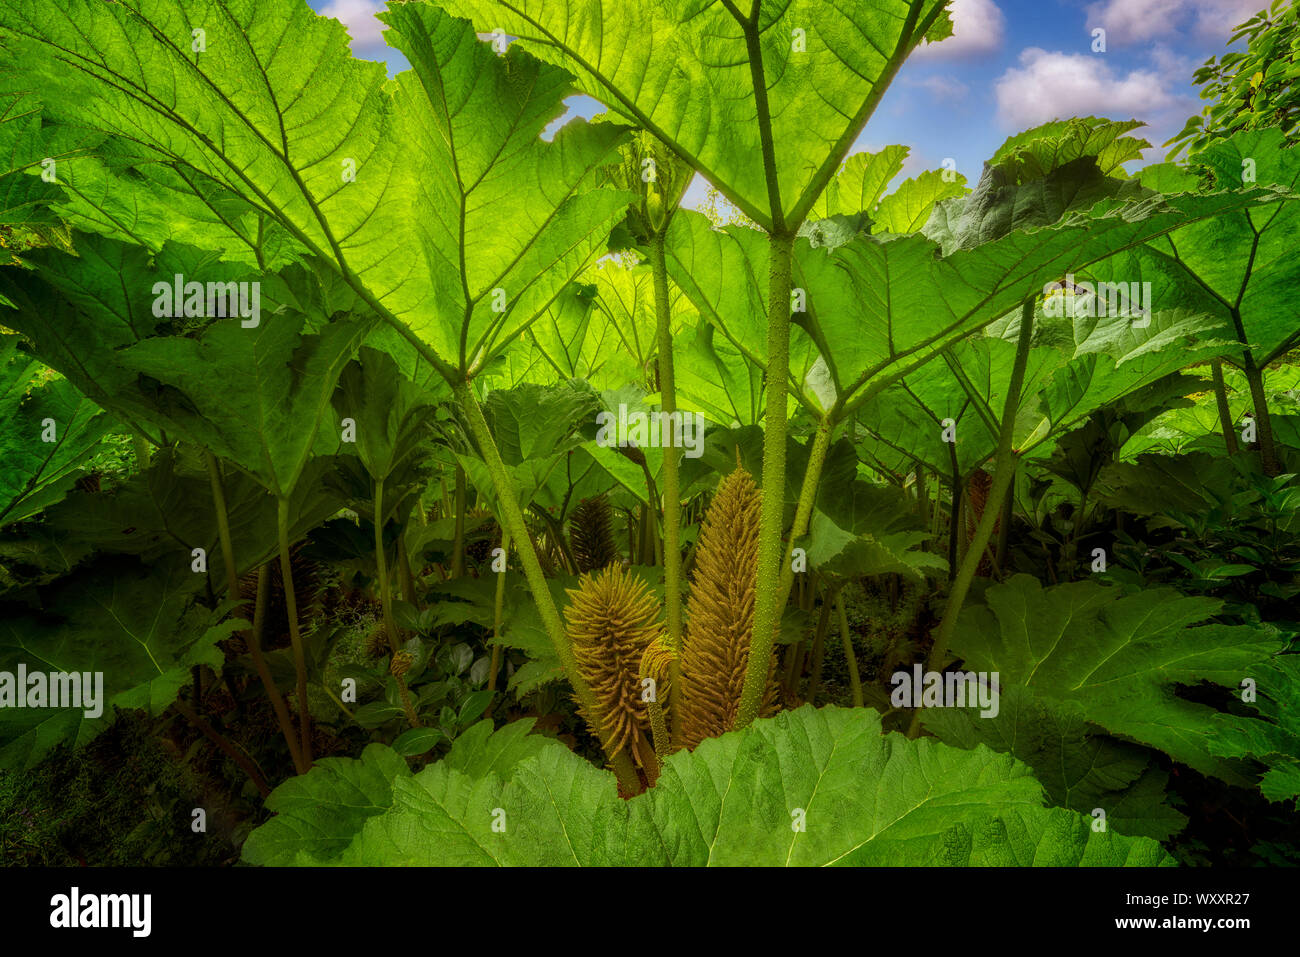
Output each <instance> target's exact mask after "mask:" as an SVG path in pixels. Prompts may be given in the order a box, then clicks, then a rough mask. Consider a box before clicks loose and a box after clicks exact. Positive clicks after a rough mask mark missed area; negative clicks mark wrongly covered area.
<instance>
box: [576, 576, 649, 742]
mask: <svg viewBox="0 0 1300 957" xmlns="http://www.w3.org/2000/svg"><path fill="white" fill-rule="evenodd" d="M568 593H569V605H568V607H567V608H566V609H565V610H564V617H565V622H566V625H567V628H568V632H569V640H570V641H572V642H573V655H574V657H575V658H576V659H577V665H578V671H579V672H581V674H582V676H583V678H585V679H586V681H587V684H588V685H590V686H591V690H592V692H593V693H594V694H595V697H596V701H597V703H598V707H599V709H600V714H598V715H588V714H585V713H584V714H583V717H584V718H586V720H587V721H588V722H589V723H591V724H593V725H595V726H597V727H600V728H601V729H603V731H604V732H605V737H606V750H607V752H608V753H609V754H610V755H613V754H617V753H619V752H621V751H624V750H626V751H627V752H628V753H630V754H631V755H632V758H633V760H635V761H636V762H637V763H638V764H640V765H641V766H642V767H645V766H647V764H648V763H653V761H654V757H653V754H652V752H651V750H650V747H649V741H648V738H647V735H649V734H650V716H649V713H648V711H647V709H646V705H645V702H643V701H642V700H641V682H640V673H641V658H642V656H643V655H644V654H645V651H646V649H647V648H648V647H649V646H650V644H651V643H652V642H653V641H655V639H657V638H658V637H659V636H660V635H661V634H662V633H663V625H662V624H661V623H660V620H659V603H658V602H657V601H656V600H655V598H654V596H653V595H652V594H651V593H650V589H649V588H647V587H646V584H645V582H644V581H642V580H641V579H640V578H638V577H637V576H636V575H633V574H632V573H630V572H628V571H626V570H624V569H623V568H622V567H621V566H619V565H611V566H609V567H607V568H604V569H601V570H600V571H597V572H594V573H592V574H588V575H583V576H582V577H581V578H580V579H579V580H578V587H577V588H570V589H569V590H568Z"/></svg>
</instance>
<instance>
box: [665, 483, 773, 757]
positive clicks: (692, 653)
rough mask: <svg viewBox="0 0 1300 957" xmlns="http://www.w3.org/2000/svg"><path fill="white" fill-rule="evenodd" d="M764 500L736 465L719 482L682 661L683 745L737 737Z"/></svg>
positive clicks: (698, 562)
mask: <svg viewBox="0 0 1300 957" xmlns="http://www.w3.org/2000/svg"><path fill="white" fill-rule="evenodd" d="M761 502H762V496H761V495H760V493H759V490H758V487H757V486H756V485H755V484H754V479H753V477H752V476H751V475H750V474H749V472H747V471H745V469H743V468H740V467H737V468H736V470H735V471H734V472H732V473H731V474H730V475H728V476H727V477H726V478H724V479H723V480H722V481H721V482H720V483H719V484H718V490H717V493H716V494H715V495H714V497H713V502H712V503H711V504H710V505H709V510H708V512H707V513H706V514H705V516H704V525H703V527H702V528H701V530H700V540H699V544H698V546H697V551H696V558H695V568H694V570H693V572H692V576H691V594H690V599H689V600H688V602H687V605H686V619H687V625H686V638H685V641H684V642H683V649H682V658H681V662H682V663H681V680H682V693H681V696H680V702H681V703H680V707H681V708H682V713H681V737H682V740H681V742H680V743H681V744H682V745H683V746H684V747H687V748H693V747H695V746H696V745H697V744H699V743H700V742H701V741H703V740H704V739H705V738H711V737H716V736H717V735H720V734H722V733H724V732H726V731H730V730H731V729H732V727H733V726H734V725H735V722H736V713H737V711H739V709H740V692H741V689H742V688H743V687H744V683H745V667H746V666H747V665H748V663H749V640H750V632H751V631H752V630H753V627H754V583H755V580H756V578H757V574H758V521H759V509H760V506H761ZM775 666H776V656H775V655H774V656H773V657H772V666H771V668H770V669H769V671H768V681H767V691H766V693H765V694H764V696H763V707H762V711H761V712H760V713H761V714H763V715H771V714H773V713H775V711H776V708H777V697H776V691H777V686H776V680H775Z"/></svg>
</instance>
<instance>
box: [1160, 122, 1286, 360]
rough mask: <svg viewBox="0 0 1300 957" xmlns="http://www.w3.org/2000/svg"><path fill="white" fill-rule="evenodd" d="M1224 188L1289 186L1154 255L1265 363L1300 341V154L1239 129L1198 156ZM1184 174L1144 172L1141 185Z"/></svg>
mask: <svg viewBox="0 0 1300 957" xmlns="http://www.w3.org/2000/svg"><path fill="white" fill-rule="evenodd" d="M1194 162H1195V163H1196V164H1197V165H1200V166H1203V167H1205V168H1208V169H1209V170H1210V171H1211V172H1212V173H1213V176H1214V179H1215V185H1216V186H1217V187H1218V188H1220V189H1242V188H1244V187H1249V186H1250V185H1251V184H1253V183H1259V184H1275V185H1276V186H1278V187H1281V188H1284V189H1286V190H1288V192H1287V193H1286V194H1284V195H1282V196H1280V197H1279V199H1278V200H1277V201H1276V202H1273V203H1270V204H1265V205H1262V206H1257V207H1250V208H1245V209H1240V210H1225V211H1224V212H1223V213H1222V214H1221V215H1219V216H1216V217H1215V218H1213V219H1209V220H1206V221H1204V222H1197V223H1190V224H1188V225H1187V226H1184V227H1183V228H1182V229H1179V230H1177V231H1175V232H1172V233H1170V234H1169V235H1168V236H1165V237H1161V238H1159V239H1156V240H1153V241H1152V242H1151V244H1150V246H1149V254H1150V255H1151V256H1153V257H1154V258H1155V259H1156V260H1157V261H1158V263H1159V264H1160V266H1161V267H1162V268H1164V269H1167V270H1169V271H1170V272H1172V273H1175V274H1181V275H1182V276H1184V277H1185V278H1187V279H1189V280H1191V282H1192V283H1194V285H1195V287H1196V288H1197V290H1198V291H1199V293H1200V300H1201V302H1200V306H1201V308H1203V309H1205V310H1207V311H1209V312H1211V313H1213V314H1214V315H1216V316H1218V317H1219V318H1220V319H1222V320H1223V321H1224V322H1225V323H1228V324H1231V325H1232V326H1233V327H1234V329H1235V330H1236V333H1237V337H1238V338H1239V339H1240V341H1241V343H1242V345H1244V346H1247V347H1249V348H1250V350H1251V352H1252V355H1253V358H1254V360H1255V361H1256V362H1257V363H1258V364H1259V365H1260V366H1264V365H1267V364H1268V363H1270V362H1272V361H1273V360H1275V359H1276V358H1277V357H1278V356H1280V355H1282V354H1283V353H1284V352H1286V351H1287V350H1288V349H1291V348H1293V347H1294V346H1295V344H1296V343H1297V342H1298V341H1300V324H1298V323H1297V322H1296V316H1295V289H1296V286H1297V284H1300V261H1297V258H1296V256H1295V248H1296V244H1297V242H1300V197H1298V196H1296V192H1297V191H1300V153H1298V152H1297V151H1296V150H1294V149H1287V148H1286V146H1285V139H1284V137H1283V135H1282V133H1281V132H1280V131H1279V130H1277V129H1265V130H1257V131H1252V132H1245V133H1237V134H1235V135H1233V136H1231V137H1229V138H1227V139H1223V140H1219V141H1217V142H1215V143H1212V144H1211V145H1210V146H1208V147H1206V149H1205V150H1204V151H1203V152H1201V153H1198V154H1197V155H1196V157H1195V159H1194ZM1179 172H1181V171H1172V172H1171V171H1170V170H1169V168H1168V167H1159V168H1153V169H1151V170H1144V171H1143V173H1142V179H1143V182H1144V183H1148V182H1149V183H1151V184H1152V185H1154V186H1156V187H1157V188H1166V185H1167V184H1166V181H1167V180H1169V179H1170V178H1171V177H1173V176H1176V175H1177V173H1179Z"/></svg>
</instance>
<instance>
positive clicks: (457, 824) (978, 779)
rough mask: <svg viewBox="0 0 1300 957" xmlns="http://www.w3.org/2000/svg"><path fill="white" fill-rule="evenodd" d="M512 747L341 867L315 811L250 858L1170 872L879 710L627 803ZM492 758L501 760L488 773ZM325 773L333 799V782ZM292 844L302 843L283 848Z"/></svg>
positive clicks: (821, 714) (433, 774)
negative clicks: (1142, 867)
mask: <svg viewBox="0 0 1300 957" xmlns="http://www.w3.org/2000/svg"><path fill="white" fill-rule="evenodd" d="M501 735H507V736H509V735H515V736H514V737H511V739H510V740H509V741H508V742H506V743H504V744H502V745H501V746H498V747H496V748H488V747H487V742H475V743H474V745H473V749H472V751H473V757H471V758H468V759H461V758H460V757H459V756H458V749H459V748H460V746H461V745H460V742H459V741H458V742H457V744H456V746H454V747H453V749H452V753H451V755H450V756H449V757H448V759H447V760H445V761H442V762H439V763H437V764H434V765H432V766H430V767H428V768H426V769H425V770H423V771H421V772H420V773H419V774H417V775H415V776H414V777H406V776H405V775H398V776H396V777H395V778H394V780H393V784H392V803H391V807H389V808H387V809H385V810H384V811H383V812H382V813H377V814H367V815H366V816H365V820H364V822H363V823H362V824H361V826H360V827H359V828H358V829H357V830H356V831H355V837H354V839H353V840H352V842H351V843H350V844H349V845H348V847H347V848H346V850H344V851H343V852H342V853H341V854H338V855H337V856H335V849H336V848H337V846H338V844H339V843H340V841H339V835H338V833H337V830H336V829H326V828H325V827H324V826H322V825H318V824H317V822H316V819H315V815H316V812H315V811H314V810H313V809H312V808H311V807H309V806H302V805H298V804H297V802H295V805H297V806H287V805H288V802H287V801H286V802H279V803H281V804H282V805H285V807H284V810H283V811H282V816H285V817H288V818H289V819H288V820H286V821H284V822H282V823H280V824H278V825H276V826H275V827H274V831H273V833H274V834H275V835H276V836H277V840H276V841H275V842H274V843H275V845H277V847H275V848H274V849H272V852H271V853H267V850H268V845H269V844H270V843H271V842H270V841H269V840H266V841H264V840H262V839H252V838H250V844H251V846H252V848H253V855H251V856H249V855H247V854H246V859H248V860H250V861H251V862H254V863H290V862H306V861H326V860H328V862H330V863H335V862H337V863H343V864H385V865H396V864H440V865H445V864H477V865H493V864H495V865H627V864H632V865H674V866H705V865H714V866H726V865H779V866H790V865H795V866H808V865H829V864H838V865H850V864H859V865H860V864H913V865H919V864H929V865H936V864H938V865H942V864H947V865H989V864H996V865H1008V864H1017V865H1031V864H1037V865H1058V866H1059V865H1121V864H1146V865H1150V864H1159V863H1164V862H1166V861H1167V858H1166V856H1165V855H1164V852H1163V851H1161V850H1160V848H1159V845H1157V844H1156V843H1155V842H1154V841H1150V840H1146V839H1134V838H1128V837H1121V836H1119V835H1117V834H1114V833H1095V832H1093V831H1092V829H1091V827H1090V825H1089V823H1088V820H1087V819H1086V818H1084V817H1083V816H1081V815H1076V814H1074V813H1072V812H1070V811H1066V810H1063V809H1048V808H1045V807H1044V806H1043V795H1042V789H1041V787H1040V785H1039V784H1038V783H1037V782H1036V781H1035V780H1034V779H1033V778H1032V777H1031V776H1030V775H1029V774H1028V773H1027V771H1026V769H1025V767H1024V766H1023V765H1021V764H1019V763H1018V762H1016V761H1014V760H1012V759H1011V758H1010V757H1008V756H1004V755H997V754H994V753H993V752H991V751H989V750H987V749H986V748H978V749H976V750H973V751H962V750H958V749H955V748H949V747H946V746H944V745H941V744H937V743H936V742H933V741H929V740H922V741H915V742H914V741H908V740H907V739H905V738H904V737H902V736H901V735H899V734H888V735H886V734H882V733H881V726H880V718H879V716H878V715H877V714H875V712H872V711H868V710H865V709H858V710H851V711H850V710H842V709H837V708H826V709H822V710H815V709H813V708H801V709H799V710H798V711H794V712H787V713H785V714H782V715H779V716H778V717H776V718H772V719H764V720H760V721H757V722H755V723H754V724H753V725H752V726H750V727H749V728H747V729H745V730H744V731H739V732H732V733H729V734H726V735H723V736H722V737H720V738H717V739H712V740H709V741H705V742H704V743H703V744H701V745H700V746H699V747H698V748H697V749H696V750H695V751H693V752H690V753H687V752H679V753H678V754H675V755H673V756H672V757H670V758H669V759H668V760H667V761H666V762H665V764H664V769H663V773H662V775H661V777H660V778H659V782H658V784H657V785H656V786H655V787H654V788H652V789H651V790H649V791H648V792H646V793H645V794H642V795H640V796H638V797H635V798H633V799H631V800H629V801H625V800H622V799H620V798H619V797H618V796H617V794H616V792H615V787H614V781H613V778H612V777H610V776H609V775H607V774H606V773H604V772H602V771H599V770H597V769H596V768H595V767H594V766H592V765H591V764H589V763H587V762H586V761H585V760H583V759H582V758H580V757H578V756H577V755H575V754H573V753H572V752H571V751H569V750H568V749H566V748H564V747H563V746H562V745H560V744H558V743H557V742H553V741H547V742H546V743H545V744H544V745H541V746H539V747H536V748H535V750H532V751H531V753H530V752H529V750H528V749H526V748H525V747H524V745H525V743H526V742H525V741H521V740H518V738H517V733H515V732H512V731H511V730H510V728H506V729H503V730H502V731H499V732H497V733H496V735H494V736H493V737H494V738H495V737H497V736H501ZM490 740H491V739H489V741H490ZM485 751H486V752H489V753H491V754H493V755H494V756H493V757H492V758H491V759H490V760H487V759H485V758H483V757H480V755H483V754H484V752H485ZM497 755H499V756H497ZM371 763H372V764H373V763H374V759H373V758H371ZM312 775H317V777H318V778H320V779H322V781H321V787H322V788H323V787H325V786H327V781H326V780H325V778H326V775H324V774H319V773H318V772H317V771H312V772H311V773H310V774H309V775H308V777H309V778H310V777H311V776H312ZM336 776H337V775H336ZM297 790H299V787H298V786H297V785H295V787H294V791H295V793H296V791H297ZM377 790H378V788H375V789H372V791H377ZM273 800H276V799H275V798H273ZM359 803H360V802H359ZM325 813H326V814H331V813H333V812H332V811H330V809H329V808H327V809H326V812H325ZM494 824H495V825H496V826H494ZM264 827H265V828H272V825H271V824H268V825H265V826H264ZM321 830H327V834H326V836H325V838H324V839H323V840H322V841H321V845H322V846H317V845H316V844H315V843H314V842H313V840H312V835H313V834H314V833H315V832H317V831H321ZM286 834H288V835H294V836H295V839H294V840H293V841H292V842H290V841H285V840H283V839H282V838H281V836H282V835H286ZM299 836H301V837H299ZM286 851H287V852H291V853H286Z"/></svg>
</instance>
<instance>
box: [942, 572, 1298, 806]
mask: <svg viewBox="0 0 1300 957" xmlns="http://www.w3.org/2000/svg"><path fill="white" fill-rule="evenodd" d="M985 600H986V602H987V604H986V605H980V606H975V607H972V608H968V609H965V610H964V611H963V613H962V620H961V624H960V625H959V627H958V629H957V632H956V637H955V638H954V639H953V645H952V650H953V654H954V655H955V656H957V657H958V658H961V659H962V660H963V661H964V667H965V668H967V669H970V670H974V671H984V672H996V673H997V674H998V675H999V684H1000V686H1001V687H1012V686H1016V685H1021V686H1024V687H1025V688H1027V689H1028V690H1029V691H1030V692H1031V693H1032V694H1033V695H1034V696H1036V697H1040V698H1043V699H1045V700H1046V701H1048V702H1051V703H1059V704H1063V705H1077V706H1078V708H1079V709H1080V710H1081V711H1082V714H1083V715H1084V716H1085V717H1086V718H1087V719H1088V720H1089V721H1091V722H1092V723H1093V724H1096V725H1098V726H1099V727H1101V728H1104V729H1105V730H1106V731H1109V732H1110V733H1111V734H1113V735H1116V736H1117V737H1121V738H1129V739H1131V740H1133V741H1137V742H1140V743H1142V744H1146V745H1149V746H1151V747H1154V748H1158V749H1159V750H1161V751H1164V752H1165V753H1167V754H1168V755H1169V756H1170V757H1172V758H1173V759H1174V760H1176V761H1181V762H1182V763H1184V764H1187V765H1189V766H1191V767H1193V768H1195V769H1197V770H1198V771H1201V772H1202V773H1205V774H1209V775H1214V776H1215V777H1220V778H1222V779H1224V780H1226V781H1230V782H1233V783H1238V784H1244V783H1249V780H1250V779H1249V776H1248V775H1247V774H1245V773H1244V770H1243V768H1242V766H1241V765H1240V763H1234V762H1232V761H1229V760H1225V759H1222V758H1216V757H1214V756H1213V751H1212V747H1213V744H1214V741H1215V740H1216V739H1217V738H1218V737H1219V731H1218V722H1217V720H1216V715H1217V714H1218V712H1217V711H1216V710H1215V709H1214V708H1213V707H1211V706H1209V705H1207V704H1201V703H1198V702H1196V701H1193V700H1191V699H1189V698H1185V697H1181V696H1179V695H1178V694H1177V688H1176V686H1177V685H1193V686H1194V685H1196V684H1199V683H1200V682H1203V681H1204V682H1210V683H1212V684H1218V685H1221V686H1224V687H1229V688H1235V687H1237V686H1238V684H1239V682H1240V680H1241V677H1242V675H1243V674H1244V673H1245V670H1246V669H1247V668H1248V667H1250V666H1251V665H1254V664H1257V663H1259V662H1262V661H1263V660H1265V659H1266V658H1267V657H1268V656H1269V655H1270V654H1271V653H1273V652H1274V651H1276V650H1277V648H1278V644H1279V643H1278V641H1277V639H1276V638H1274V637H1273V636H1272V635H1270V634H1269V633H1268V632H1267V631H1265V630H1263V629H1260V628H1256V627H1253V626H1247V625H1223V624H1218V623H1216V622H1214V621H1213V618H1214V616H1215V615H1216V614H1217V613H1218V612H1219V610H1220V607H1221V602H1219V601H1217V600H1214V599H1209V598H1189V597H1186V596H1183V595H1181V594H1179V593H1178V592H1177V591H1175V590H1174V589H1172V588H1146V589H1144V590H1142V591H1140V592H1137V593H1135V594H1125V593H1124V592H1123V591H1122V590H1121V589H1118V588H1114V587H1110V586H1106V585H1101V584H1098V583H1096V582H1092V581H1079V582H1069V583H1066V584H1061V585H1054V586H1052V587H1050V588H1043V586H1042V585H1041V584H1039V582H1038V581H1037V580H1036V579H1034V578H1032V577H1030V576H1029V575H1016V576H1015V577H1013V578H1011V579H1010V580H1009V581H1007V582H1006V583H1004V584H1001V585H995V586H993V587H992V588H990V589H989V590H988V592H987V593H986V596H985Z"/></svg>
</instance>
